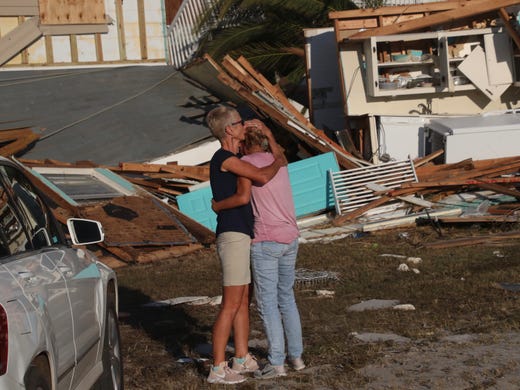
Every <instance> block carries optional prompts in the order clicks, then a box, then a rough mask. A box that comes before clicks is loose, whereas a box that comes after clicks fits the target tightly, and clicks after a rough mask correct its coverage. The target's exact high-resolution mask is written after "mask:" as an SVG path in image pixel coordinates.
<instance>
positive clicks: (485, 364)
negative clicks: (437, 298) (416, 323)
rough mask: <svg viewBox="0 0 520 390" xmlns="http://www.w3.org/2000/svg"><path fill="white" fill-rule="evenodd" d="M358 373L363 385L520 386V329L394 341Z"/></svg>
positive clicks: (512, 387)
mask: <svg viewBox="0 0 520 390" xmlns="http://www.w3.org/2000/svg"><path fill="white" fill-rule="evenodd" d="M359 374H361V375H363V376H365V377H366V378H367V379H368V383H367V385H366V387H365V388H366V389H410V390H411V389H417V390H419V389H490V388H492V389H519V388H520V333H508V334H499V335H494V336H490V335H463V336H460V335H459V336H457V337H454V338H451V339H450V338H445V339H444V340H440V341H438V342H434V343H431V342H428V343H424V344H423V343H421V342H412V343H410V344H409V345H394V346H393V347H392V348H391V349H389V350H388V351H387V352H386V354H385V356H384V357H383V358H382V359H381V360H380V361H379V362H377V363H375V364H370V365H368V366H365V367H363V368H362V369H360V370H359Z"/></svg>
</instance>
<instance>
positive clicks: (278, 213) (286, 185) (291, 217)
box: [242, 152, 299, 244]
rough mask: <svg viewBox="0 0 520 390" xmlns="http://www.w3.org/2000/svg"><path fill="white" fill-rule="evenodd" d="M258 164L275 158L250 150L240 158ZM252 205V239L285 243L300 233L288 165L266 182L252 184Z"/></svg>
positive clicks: (267, 163) (260, 164)
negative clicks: (250, 151)
mask: <svg viewBox="0 0 520 390" xmlns="http://www.w3.org/2000/svg"><path fill="white" fill-rule="evenodd" d="M242 159H243V160H244V161H247V162H249V163H251V164H253V165H255V166H257V167H260V168H261V167H264V166H267V165H269V164H271V163H272V162H273V161H274V157H273V155H272V154H271V153H263V152H260V153H253V154H248V155H246V156H244V157H242ZM251 204H252V206H253V213H254V215H255V227H254V231H255V238H254V239H253V242H260V241H275V242H280V243H282V244H288V243H290V242H292V241H293V240H294V239H296V238H297V237H298V236H299V230H298V226H297V225H296V213H295V211H294V202H293V197H292V190H291V183H290V181H289V172H288V170H287V167H282V168H280V170H279V171H278V172H277V173H276V175H275V176H274V177H273V178H272V179H271V180H270V181H269V182H268V183H267V184H265V185H263V186H259V185H255V183H253V185H252V186H251Z"/></svg>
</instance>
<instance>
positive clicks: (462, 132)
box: [425, 113, 520, 163]
mask: <svg viewBox="0 0 520 390" xmlns="http://www.w3.org/2000/svg"><path fill="white" fill-rule="evenodd" d="M426 130H427V137H426V146H425V150H426V153H427V154H428V153H432V152H435V151H436V150H439V149H444V155H443V156H444V163H455V162H459V161H462V160H465V159H467V158H472V159H474V160H484V159H489V158H498V157H512V156H520V115H517V114H514V113H512V114H500V115H487V116H468V117H454V118H439V119H431V120H430V122H429V123H428V124H427V125H426Z"/></svg>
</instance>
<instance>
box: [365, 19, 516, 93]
mask: <svg viewBox="0 0 520 390" xmlns="http://www.w3.org/2000/svg"><path fill="white" fill-rule="evenodd" d="M364 59H365V66H366V86H367V91H368V94H369V95H370V96H374V97H380V96H382V97H384V96H400V95H415V94H432V93H453V92H458V91H465V90H474V89H479V90H480V91H481V92H482V93H484V94H485V95H486V96H487V97H488V98H489V99H491V100H498V99H499V98H500V96H501V95H502V93H503V92H504V91H505V90H506V89H507V88H508V87H509V85H511V84H512V83H513V54H512V47H511V40H510V38H509V36H508V35H507V33H506V32H505V31H503V30H502V29H501V28H493V29H491V28H486V29H473V30H461V31H439V32H428V33H416V34H400V35H388V36H376V37H371V38H368V39H366V40H365V41H364Z"/></svg>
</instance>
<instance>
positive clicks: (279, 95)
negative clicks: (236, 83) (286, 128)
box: [238, 56, 314, 127]
mask: <svg viewBox="0 0 520 390" xmlns="http://www.w3.org/2000/svg"><path fill="white" fill-rule="evenodd" d="M238 63H239V64H240V65H242V67H243V68H244V69H245V70H246V71H247V72H248V73H249V74H250V75H251V77H254V78H255V80H257V81H258V82H259V83H260V85H261V86H262V87H264V88H265V89H266V90H267V91H268V92H269V93H270V94H271V95H272V96H273V97H275V98H276V99H277V100H278V101H280V102H281V103H282V104H283V105H284V106H285V107H286V108H287V109H288V110H289V111H290V112H291V114H293V115H294V116H295V117H297V118H298V119H299V120H300V121H301V122H302V123H305V124H307V125H308V126H311V127H314V126H312V125H311V123H310V122H309V120H308V119H307V118H305V116H304V115H303V114H302V113H301V112H300V111H298V110H297V109H296V108H295V107H294V106H293V105H292V104H291V102H290V101H289V99H287V96H285V94H284V93H283V92H282V91H281V89H280V88H277V87H276V86H274V85H273V84H271V83H270V82H269V80H267V79H266V78H265V77H264V76H263V75H262V74H261V73H259V72H257V71H256V70H255V69H254V68H253V66H252V65H251V63H249V61H247V60H246V59H245V57H243V56H241V57H239V58H238Z"/></svg>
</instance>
